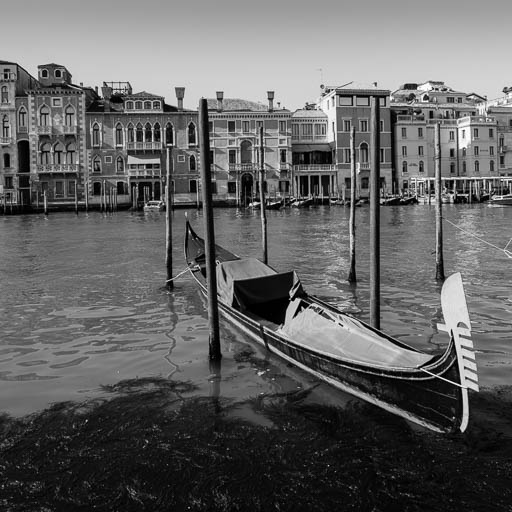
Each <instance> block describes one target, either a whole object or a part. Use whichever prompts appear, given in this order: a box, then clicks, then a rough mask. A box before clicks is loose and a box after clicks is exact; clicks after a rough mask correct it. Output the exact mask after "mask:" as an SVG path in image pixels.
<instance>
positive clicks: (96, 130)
mask: <svg viewBox="0 0 512 512" xmlns="http://www.w3.org/2000/svg"><path fill="white" fill-rule="evenodd" d="M92 145H93V146H99V145H100V126H99V124H98V123H94V124H93V126H92Z"/></svg>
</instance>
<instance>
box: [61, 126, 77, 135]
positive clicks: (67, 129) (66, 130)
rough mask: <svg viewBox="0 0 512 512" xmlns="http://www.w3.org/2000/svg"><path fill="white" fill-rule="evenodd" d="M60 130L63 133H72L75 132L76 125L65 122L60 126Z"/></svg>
mask: <svg viewBox="0 0 512 512" xmlns="http://www.w3.org/2000/svg"><path fill="white" fill-rule="evenodd" d="M62 131H63V132H64V134H65V135H74V134H75V133H76V126H75V125H67V124H65V125H64V126H63V127H62Z"/></svg>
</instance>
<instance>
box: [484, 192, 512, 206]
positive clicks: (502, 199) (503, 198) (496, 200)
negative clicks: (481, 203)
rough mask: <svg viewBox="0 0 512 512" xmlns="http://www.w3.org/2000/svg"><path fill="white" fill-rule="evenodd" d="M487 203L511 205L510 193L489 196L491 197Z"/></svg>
mask: <svg viewBox="0 0 512 512" xmlns="http://www.w3.org/2000/svg"><path fill="white" fill-rule="evenodd" d="M489 203H490V204H495V205H500V206H510V205H512V194H504V195H494V196H491V198H490V199H489Z"/></svg>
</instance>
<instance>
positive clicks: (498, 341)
mask: <svg viewBox="0 0 512 512" xmlns="http://www.w3.org/2000/svg"><path fill="white" fill-rule="evenodd" d="M443 213H444V217H445V218H446V219H447V220H449V221H450V223H445V224H444V243H445V252H444V257H445V272H446V273H447V274H450V273H452V272H457V271H460V272H461V273H462V276H463V280H464V284H465V288H466V294H467V298H468V307H469V310H470V316H471V319H472V327H473V338H474V342H475V347H476V348H477V350H478V356H477V358H478V363H479V374H480V379H481V384H482V385H483V386H488V387H492V386H498V385H501V384H506V383H509V382H510V378H511V373H512V369H511V364H512V349H511V334H512V321H511V320H512V291H511V290H512V288H511V279H510V276H511V275H512V274H511V265H512V260H511V259H509V258H507V257H506V255H505V254H504V253H503V252H501V251H499V250H497V249H493V248H492V247H490V246H489V245H487V244H485V243H482V242H481V241H479V240H478V239H477V238H475V237H472V236H468V233H472V234H474V235H475V236H476V237H479V238H480V239H483V240H485V241H487V242H488V243H490V244H493V245H495V246H497V247H505V245H506V243H507V242H508V240H509V239H510V238H511V237H512V230H511V227H510V226H511V225H512V223H511V220H512V208H492V207H489V206H487V205H447V206H446V208H444V210H443ZM214 215H215V227H216V237H217V242H218V243H219V244H220V245H225V246H226V247H228V248H232V249H233V250H235V252H237V253H238V254H240V255H245V256H256V257H261V252H262V249H261V239H260V232H261V231H260V230H261V228H260V217H259V212H252V211H248V210H236V209H216V210H215V211H214ZM368 215H369V209H368V208H367V207H362V208H359V209H358V210H357V212H356V217H357V218H356V223H357V231H356V237H357V246H356V258H357V277H358V283H357V284H356V285H350V284H349V283H347V282H346V276H347V274H348V269H349V260H348V257H349V254H348V247H349V237H348V218H349V211H348V209H345V208H343V207H332V208H329V207H319V208H311V209H309V210H298V209H287V210H283V211H269V212H267V219H268V241H269V249H268V254H269V261H270V263H271V265H272V266H274V267H275V268H276V269H279V270H286V269H290V268H294V269H296V270H297V271H298V273H299V275H300V277H301V279H302V281H303V283H304V286H305V287H306V288H307V289H308V291H309V292H311V293H314V294H316V295H319V296H320V297H322V298H323V299H324V300H326V301H328V302H331V303H333V304H335V305H337V306H339V307H340V308H342V309H343V310H345V311H347V312H349V313H351V314H354V315H356V316H358V317H359V318H361V319H363V320H368V317H369V306H368V304H369V282H368V279H369V260H370V258H369V249H368V246H369V243H368V241H369V218H368ZM189 217H190V218H191V220H192V222H193V223H194V224H195V226H196V228H197V230H198V231H199V232H202V228H203V218H202V214H201V213H200V212H199V213H198V212H197V211H195V210H193V211H190V212H189ZM451 223H453V224H451ZM183 224H184V214H183V211H179V210H178V211H175V212H174V217H173V249H174V251H173V262H174V266H175V269H174V270H175V274H177V273H178V272H179V271H181V270H183V268H184V262H183V257H182V241H183V231H184V230H183V227H184V226H183ZM458 228H460V229H458ZM0 241H1V242H0V261H1V262H2V265H1V266H0V334H1V338H0V380H1V384H2V385H1V386H0V397H1V403H2V410H3V411H5V412H9V413H12V414H23V413H26V412H31V411H34V410H36V409H40V408H42V407H45V406H47V405H48V404H49V403H51V402H54V401H60V400H68V399H81V398H86V397H94V396H97V395H99V394H101V386H102V385H109V384H115V383H117V382H118V381H120V380H122V379H130V378H136V377H143V376H162V377H165V378H172V379H176V380H180V381H191V382H193V383H194V384H195V385H196V386H197V390H196V391H194V393H198V394H211V395H212V396H217V395H219V396H224V397H241V398H247V397H253V396H256V397H257V396H259V395H261V394H265V393H269V392H287V391H291V390H297V389H300V388H301V387H303V386H306V387H307V386H312V385H315V384H316V383H315V382H314V381H313V380H311V379H310V378H309V377H308V376H305V375H304V374H303V373H302V372H300V371H298V370H295V369H292V368H290V367H288V365H286V364H285V363H283V362H281V361H278V360H276V358H274V357H273V356H268V354H266V353H265V351H264V350H262V349H261V348H259V347H256V346H254V345H252V344H246V342H247V339H246V338H245V337H244V336H243V335H242V334H241V333H240V332H238V331H237V330H236V329H234V328H232V327H231V326H229V325H227V324H226V323H225V322H224V321H221V338H222V351H223V354H224V357H223V360H222V369H221V371H217V370H212V368H210V367H209V365H208V325H207V319H206V313H205V308H204V303H203V301H202V299H201V298H200V296H199V294H198V292H197V290H196V289H195V287H194V283H193V281H192V279H191V278H190V276H188V275H187V274H185V275H184V276H182V277H181V278H179V279H178V280H177V281H176V282H175V288H174V290H173V291H172V292H171V293H168V292H167V291H166V290H165V288H164V287H163V285H164V284H165V283H164V281H165V275H166V273H165V217H164V215H147V214H142V213H133V214H132V213H128V212H118V213H116V214H114V215H102V214H99V213H91V214H89V215H79V216H76V215H72V214H64V213H62V214H52V215H50V216H48V217H44V216H38V215H32V216H14V217H0ZM381 244H382V245H381V257H382V261H381V276H382V281H381V301H382V304H381V314H382V320H381V327H382V329H383V330H385V331H387V332H389V333H391V334H393V335H395V336H396V337H398V338H400V339H401V340H403V341H405V342H406V343H409V344H411V345H414V346H417V347H419V348H421V349H424V350H435V349H437V348H439V347H442V346H444V344H445V343H446V341H447V340H446V337H445V335H444V334H439V333H438V332H437V323H439V322H442V313H441V309H440V299H439V292H440V285H439V283H437V282H436V281H435V279H434V277H435V254H434V244H435V210H434V207H430V206H428V205H416V206H408V207H385V208H382V209H381ZM329 393H330V391H329V390H326V387H325V386H321V387H320V388H319V391H318V395H320V394H322V396H323V397H324V398H325V396H327V395H329ZM336 396H337V397H338V398H339V394H337V395H336Z"/></svg>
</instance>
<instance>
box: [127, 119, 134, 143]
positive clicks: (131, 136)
mask: <svg viewBox="0 0 512 512" xmlns="http://www.w3.org/2000/svg"><path fill="white" fill-rule="evenodd" d="M127 134H128V142H129V143H130V142H135V135H134V132H133V124H131V123H130V124H129V125H128V130H127Z"/></svg>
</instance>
